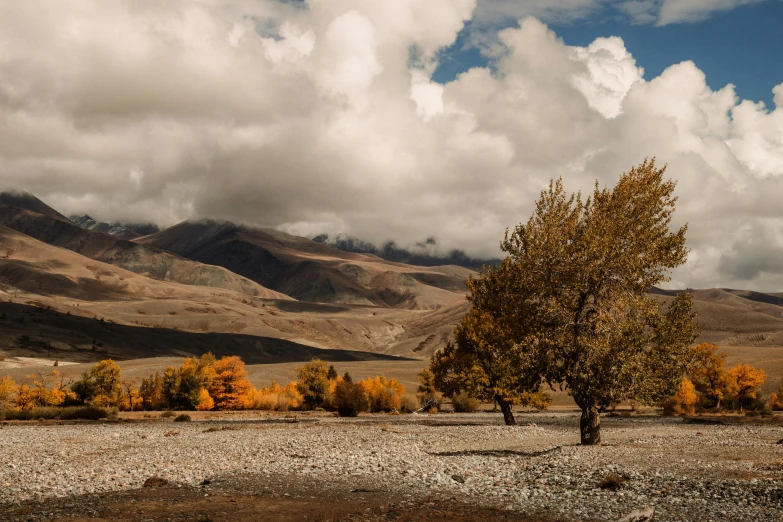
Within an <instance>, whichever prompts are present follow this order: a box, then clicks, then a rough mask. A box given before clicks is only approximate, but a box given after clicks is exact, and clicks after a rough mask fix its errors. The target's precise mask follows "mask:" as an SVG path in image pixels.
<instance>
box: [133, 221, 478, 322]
mask: <svg viewBox="0 0 783 522" xmlns="http://www.w3.org/2000/svg"><path fill="white" fill-rule="evenodd" d="M137 242H139V243H140V244H145V245H151V246H154V247H156V248H159V249H161V250H166V251H168V252H173V253H175V254H178V255H181V256H183V257H186V258H188V259H193V260H195V261H199V262H202V263H208V264H211V265H218V266H222V267H225V268H227V269H228V270H230V271H232V272H235V273H237V274H240V275H243V276H245V277H247V278H248V279H251V280H253V281H256V282H257V283H259V284H261V285H263V286H265V287H268V288H272V289H274V290H277V291H279V292H282V293H284V294H286V295H289V296H291V297H294V298H296V299H298V300H300V301H309V302H320V303H342V304H356V305H370V306H380V307H391V308H403V309H435V308H440V307H442V306H453V305H455V304H458V303H460V302H461V301H462V300H463V299H464V294H465V285H464V281H465V279H466V278H467V276H468V274H470V270H468V269H465V268H461V267H457V266H441V267H418V266H411V265H405V264H401V263H393V262H390V261H385V260H383V259H380V258H378V257H377V256H374V255H368V254H357V253H351V252H343V251H341V250H338V249H336V248H333V247H330V246H327V245H324V244H320V243H316V242H314V241H312V240H310V239H307V238H303V237H296V236H292V235H289V234H285V233H283V232H280V231H277V230H272V229H259V228H248V227H242V226H237V225H234V224H232V223H219V222H215V221H200V222H184V223H181V224H179V225H176V226H173V227H171V228H169V229H166V230H163V231H161V232H159V233H157V234H153V235H150V236H146V237H143V238H140V239H138V240H137Z"/></svg>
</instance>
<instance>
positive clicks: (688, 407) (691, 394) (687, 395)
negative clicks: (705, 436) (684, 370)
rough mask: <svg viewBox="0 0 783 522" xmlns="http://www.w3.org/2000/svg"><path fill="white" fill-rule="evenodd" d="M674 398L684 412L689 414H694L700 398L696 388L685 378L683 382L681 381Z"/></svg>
mask: <svg viewBox="0 0 783 522" xmlns="http://www.w3.org/2000/svg"><path fill="white" fill-rule="evenodd" d="M674 398H675V400H676V401H677V403H678V404H679V405H680V407H681V408H682V409H683V411H685V412H686V413H688V414H693V412H694V409H695V408H696V405H697V404H698V403H699V396H698V395H696V387H695V386H694V385H693V382H691V380H690V379H688V378H687V377H684V378H683V379H682V381H680V385H679V386H678V387H677V393H675V394H674Z"/></svg>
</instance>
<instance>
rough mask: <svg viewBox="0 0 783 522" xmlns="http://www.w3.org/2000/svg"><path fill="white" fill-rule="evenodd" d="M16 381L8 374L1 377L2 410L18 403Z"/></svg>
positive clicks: (0, 403) (0, 408) (0, 401)
mask: <svg viewBox="0 0 783 522" xmlns="http://www.w3.org/2000/svg"><path fill="white" fill-rule="evenodd" d="M15 399H16V383H15V382H14V380H13V379H12V378H11V377H10V376H9V375H6V376H5V377H3V378H2V379H0V410H6V409H10V408H11V407H13V406H15V405H16V402H15Z"/></svg>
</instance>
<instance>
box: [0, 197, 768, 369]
mask: <svg viewBox="0 0 783 522" xmlns="http://www.w3.org/2000/svg"><path fill="white" fill-rule="evenodd" d="M362 248H364V249H368V248H366V247H362ZM351 249H353V250H360V249H361V248H356V247H351V246H350V245H349V246H346V245H343V248H336V247H335V246H333V245H332V244H330V242H329V241H327V240H325V239H324V238H320V240H318V241H314V240H311V239H308V238H303V237H297V236H293V235H290V234H286V233H284V232H281V231H279V230H275V229H270V228H257V227H248V226H243V225H238V224H234V223H229V222H220V221H212V220H201V221H186V222H183V223H180V224H177V225H175V226H172V227H170V228H166V229H163V230H158V229H157V227H155V226H154V225H142V226H140V225H125V224H120V223H115V224H105V223H101V222H100V221H97V220H94V219H92V218H90V217H89V216H86V215H83V216H71V219H69V218H66V217H65V216H64V215H63V214H61V213H60V212H58V211H56V210H55V209H52V208H51V207H49V206H47V205H46V204H45V203H43V202H42V201H40V200H39V199H37V198H36V197H34V196H32V195H30V194H23V193H3V194H0V343H2V344H0V346H2V347H3V348H2V350H1V351H2V352H3V353H2V354H5V355H11V356H17V357H18V356H37V357H40V356H42V353H43V352H46V355H47V357H52V358H57V359H59V360H72V361H90V360H95V359H98V358H105V357H107V356H110V357H113V358H115V359H118V360H123V359H133V358H140V357H150V356H160V355H177V356H184V355H190V354H197V353H201V352H203V351H205V350H207V349H210V350H212V351H213V352H216V353H218V354H220V353H238V354H241V355H242V356H243V357H244V358H246V360H248V361H252V362H274V361H282V360H307V359H309V358H311V357H313V356H321V357H324V358H326V359H331V360H337V359H339V360H363V359H367V358H370V359H372V358H388V357H392V356H396V357H407V358H414V359H421V358H426V357H428V356H429V355H430V354H432V353H433V352H434V351H436V350H437V349H439V348H441V347H442V346H444V345H445V344H446V343H447V342H449V340H451V339H452V332H453V329H454V326H455V325H456V323H457V321H458V320H459V318H460V317H461V316H462V315H463V314H464V313H465V312H466V311H467V309H468V306H469V304H468V302H467V300H466V298H465V293H466V287H465V284H464V281H465V279H466V278H467V277H468V275H470V274H471V270H470V269H469V268H466V267H464V266H457V265H454V264H447V265H439V266H422V265H419V264H413V263H403V262H400V261H392V260H389V259H384V258H382V257H380V256H379V255H378V254H377V252H355V251H346V250H351ZM392 250H393V249H392V248H391V247H390V248H388V249H386V253H387V257H388V256H389V252H391V251H392ZM395 255H396V254H395ZM400 255H402V254H400ZM432 259H433V257H432V256H430V258H429V260H430V261H431V260H432ZM409 261H410V259H409ZM653 293H654V294H656V296H657V297H658V298H659V299H660V300H661V301H664V302H665V301H667V300H669V299H671V298H672V297H673V296H674V295H675V294H676V292H674V291H667V290H659V289H653ZM693 295H694V298H695V306H696V311H697V314H698V315H697V320H698V322H699V325H700V327H701V332H702V333H701V339H702V340H706V341H711V342H717V343H720V344H724V345H726V346H781V345H783V294H778V293H762V292H752V291H743V290H731V289H705V290H694V291H693ZM2 354H0V355H2Z"/></svg>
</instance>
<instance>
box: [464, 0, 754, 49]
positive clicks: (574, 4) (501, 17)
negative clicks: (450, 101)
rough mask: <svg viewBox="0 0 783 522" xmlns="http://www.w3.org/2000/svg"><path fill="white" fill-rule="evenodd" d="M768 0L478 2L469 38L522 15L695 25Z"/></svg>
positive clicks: (479, 38)
mask: <svg viewBox="0 0 783 522" xmlns="http://www.w3.org/2000/svg"><path fill="white" fill-rule="evenodd" d="M765 1H768V0H478V5H477V7H476V12H475V14H474V17H473V27H472V30H473V32H474V34H473V35H472V39H473V42H474V43H479V42H481V43H484V44H486V40H487V39H489V38H490V37H491V33H492V30H496V29H498V28H502V27H507V26H508V25H509V21H516V20H519V19H521V18H524V17H526V16H535V17H536V18H538V19H540V20H542V21H544V22H547V23H551V24H570V23H573V22H576V21H579V20H584V19H587V18H591V17H594V16H613V15H615V14H616V13H617V12H620V13H622V14H624V15H626V16H628V17H629V18H630V19H631V20H632V21H633V22H635V23H637V24H656V25H661V26H663V25H668V24H673V23H688V22H699V21H702V20H706V19H707V18H709V17H710V16H712V15H713V14H714V13H719V12H725V11H731V10H732V9H735V8H737V7H740V6H743V5H748V4H756V3H761V2H765Z"/></svg>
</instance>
